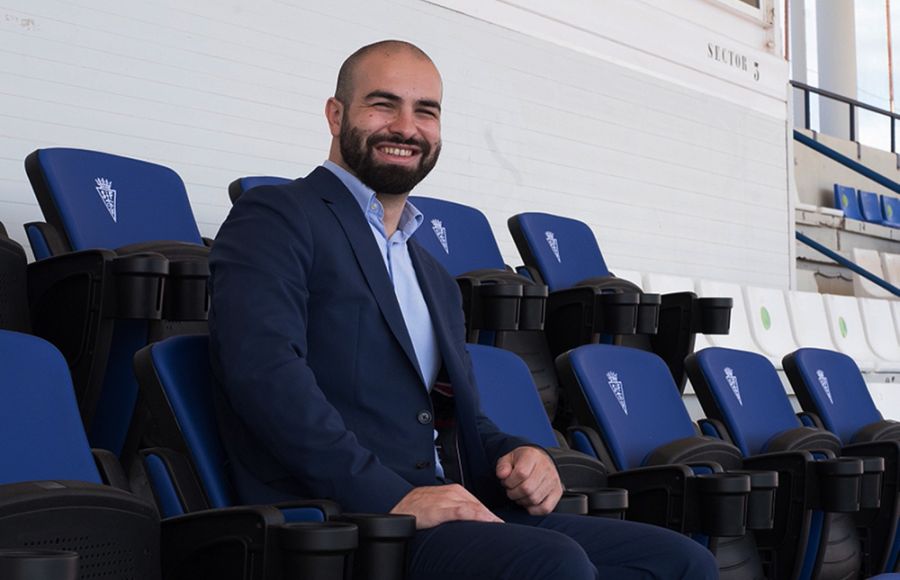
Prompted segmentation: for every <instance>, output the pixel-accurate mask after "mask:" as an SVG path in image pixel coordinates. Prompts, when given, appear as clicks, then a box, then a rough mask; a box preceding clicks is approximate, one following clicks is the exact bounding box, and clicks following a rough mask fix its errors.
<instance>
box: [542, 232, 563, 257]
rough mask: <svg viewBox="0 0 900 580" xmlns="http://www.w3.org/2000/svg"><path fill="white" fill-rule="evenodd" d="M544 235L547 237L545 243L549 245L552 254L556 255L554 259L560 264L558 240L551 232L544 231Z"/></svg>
mask: <svg viewBox="0 0 900 580" xmlns="http://www.w3.org/2000/svg"><path fill="white" fill-rule="evenodd" d="M544 236H546V238H547V245H548V246H550V250H551V251H552V252H553V255H554V256H556V261H557V262H559V263H560V264H561V263H562V259H561V258H560V257H559V241H558V240H557V239H556V234H554V233H553V232H544Z"/></svg>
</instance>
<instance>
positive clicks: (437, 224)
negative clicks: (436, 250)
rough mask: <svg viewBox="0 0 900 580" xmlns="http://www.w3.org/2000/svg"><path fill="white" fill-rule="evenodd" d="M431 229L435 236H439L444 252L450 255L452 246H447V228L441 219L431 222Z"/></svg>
mask: <svg viewBox="0 0 900 580" xmlns="http://www.w3.org/2000/svg"><path fill="white" fill-rule="evenodd" d="M431 229H432V230H434V235H435V236H437V239H438V241H439V242H440V243H441V247H442V248H444V251H445V252H447V254H448V255H449V254H450V246H449V245H448V244H447V228H445V227H444V224H443V222H441V220H439V219H433V220H431Z"/></svg>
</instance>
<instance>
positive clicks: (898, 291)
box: [794, 232, 900, 296]
mask: <svg viewBox="0 0 900 580" xmlns="http://www.w3.org/2000/svg"><path fill="white" fill-rule="evenodd" d="M794 236H795V237H796V238H797V240H798V241H799V242H802V243H804V244H806V245H807V246H809V247H810V248H812V249H814V250H816V251H817V252H819V253H821V254H823V255H825V256H827V257H829V258H831V259H832V260H834V261H835V262H837V263H838V264H840V265H841V266H844V267H845V268H849V269H850V270H852V271H853V272H856V273H857V274H859V275H860V276H862V277H863V278H865V279H866V280H868V281H870V282H872V283H873V284H877V285H878V286H880V287H882V288H884V289H885V290H887V291H888V292H890V293H892V294H893V295H895V296H900V288H897V287H896V286H894V285H893V284H891V283H890V282H888V281H886V280H883V279H882V278H879V277H878V276H876V275H875V274H873V273H872V272H869V271H868V270H866V269H865V268H863V267H862V266H860V265H859V264H857V263H856V262H852V261H850V260H848V259H847V258H845V257H844V256H842V255H840V254H838V253H837V252H835V251H834V250H832V249H831V248H828V247H827V246H824V245H822V244H820V243H819V242H817V241H815V240H814V239H812V238H810V237H809V236H807V235H806V234H802V233H800V232H795V233H794Z"/></svg>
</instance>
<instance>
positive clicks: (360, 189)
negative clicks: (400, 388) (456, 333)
mask: <svg viewBox="0 0 900 580" xmlns="http://www.w3.org/2000/svg"><path fill="white" fill-rule="evenodd" d="M323 166H324V167H325V168H326V169H328V170H329V171H331V172H332V173H334V174H335V176H337V178H338V179H340V180H341V182H342V183H343V184H344V185H345V186H346V187H347V189H348V190H350V193H352V194H353V197H354V198H355V199H356V201H357V203H359V206H360V208H361V209H362V211H363V214H365V216H366V221H368V222H369V227H370V228H371V229H372V235H373V236H374V238H375V242H376V243H377V244H378V249H379V250H381V257H382V258H384V265H385V267H386V268H387V273H388V276H389V277H390V279H391V282H392V283H393V285H394V293H395V294H396V295H397V302H398V303H399V304H400V311H401V312H402V313H403V321H404V322H405V323H406V330H407V331H408V332H409V338H410V340H411V341H412V344H413V350H415V353H416V359H417V361H418V363H419V375H420V376H421V377H422V382H423V385H424V387H425V389H426V390H427V391H429V392H430V391H431V388H432V387H433V386H434V382H435V380H436V379H437V375H438V372H439V371H440V368H441V353H440V349H439V348H438V344H437V335H436V334H435V332H434V324H433V323H432V321H431V314H430V313H429V312H428V305H427V304H426V303H425V297H424V296H423V295H422V289H421V288H420V287H419V280H418V278H416V271H415V268H413V264H412V260H411V259H410V256H409V248H408V247H407V245H406V242H407V241H408V240H409V238H410V237H412V235H413V234H414V233H415V231H416V230H417V229H418V228H419V226H420V225H421V224H422V222H423V221H424V219H425V218H424V217H423V216H422V212H420V211H419V210H418V209H416V206H414V205H413V204H412V203H410V202H409V201H407V202H406V205H405V206H404V207H403V213H402V214H401V216H400V223H399V224H398V226H397V231H395V232H394V233H393V234H392V235H391V237H390V238H388V237H387V235H386V232H385V230H384V207H383V206H382V205H381V202H380V201H378V198H377V197H375V191H373V190H372V189H371V188H369V187H367V186H366V185H365V184H364V183H363V182H362V181H360V180H359V179H358V178H357V177H356V176H355V175H353V174H351V173H350V172H348V171H347V170H346V169H344V168H343V167H341V166H339V165H337V164H336V163H333V162H331V161H325V162H324V163H323ZM434 436H435V438H437V431H435V432H434ZM434 465H435V470H436V472H437V475H438V477H443V476H444V470H443V468H442V467H441V463H440V459H439V457H438V454H437V450H435V453H434Z"/></svg>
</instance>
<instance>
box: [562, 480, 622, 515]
mask: <svg viewBox="0 0 900 580" xmlns="http://www.w3.org/2000/svg"><path fill="white" fill-rule="evenodd" d="M568 491H570V492H572V493H580V494H582V495H584V496H585V497H587V504H588V511H587V513H588V515H592V516H598V517H603V518H613V519H616V520H621V519H623V518H624V517H625V511H626V510H627V509H628V490H626V489H620V488H617V487H598V488H571V489H569V490H568Z"/></svg>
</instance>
